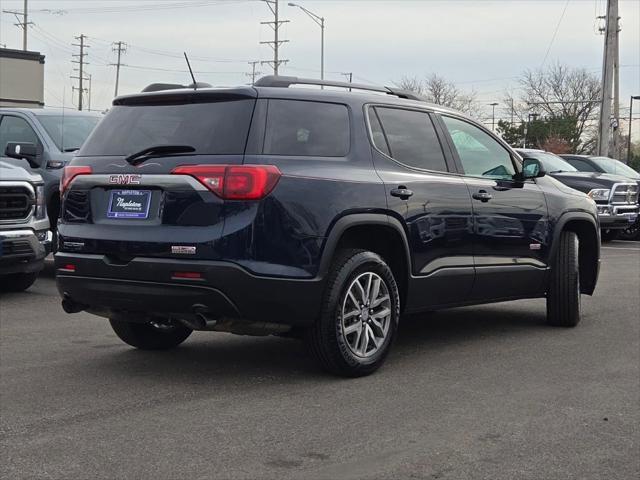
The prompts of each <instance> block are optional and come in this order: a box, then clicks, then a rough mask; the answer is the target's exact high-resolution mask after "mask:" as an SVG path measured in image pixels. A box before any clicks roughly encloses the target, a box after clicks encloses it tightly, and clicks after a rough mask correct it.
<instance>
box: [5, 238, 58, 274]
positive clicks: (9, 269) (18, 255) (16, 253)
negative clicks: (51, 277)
mask: <svg viewBox="0 0 640 480" xmlns="http://www.w3.org/2000/svg"><path fill="white" fill-rule="evenodd" d="M39 233H41V234H42V235H43V236H44V237H45V238H43V240H39V239H38V236H37V235H36V232H35V231H33V230H32V229H30V228H21V229H16V230H0V242H2V243H1V245H0V275H9V274H12V273H33V272H39V271H40V270H42V268H43V267H44V257H45V256H46V255H47V254H48V253H49V250H50V245H51V239H50V235H51V232H50V231H46V233H45V231H41V232H39Z"/></svg>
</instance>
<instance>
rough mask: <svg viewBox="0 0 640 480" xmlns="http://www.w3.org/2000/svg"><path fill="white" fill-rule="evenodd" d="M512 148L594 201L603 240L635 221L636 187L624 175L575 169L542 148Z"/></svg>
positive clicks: (636, 211)
mask: <svg viewBox="0 0 640 480" xmlns="http://www.w3.org/2000/svg"><path fill="white" fill-rule="evenodd" d="M516 151H517V152H518V153H519V154H520V155H521V156H522V157H523V158H532V159H537V160H539V161H540V163H541V165H542V167H543V168H544V169H545V171H546V172H547V173H549V175H551V176H553V177H554V178H556V179H558V180H560V181H561V182H562V183H564V184H565V185H567V186H569V187H571V188H575V189H576V190H580V191H581V192H584V193H586V194H587V195H589V197H591V198H593V200H595V202H596V204H597V208H598V219H599V220H600V227H601V228H602V239H603V240H604V241H609V240H614V239H615V238H617V237H618V235H619V234H620V232H622V231H624V230H625V229H626V228H628V227H629V226H630V225H633V224H634V223H635V222H636V221H637V220H638V190H640V187H639V185H638V184H636V183H635V182H633V181H630V180H629V179H628V178H626V177H622V176H620V175H612V174H609V173H601V172H579V171H578V170H577V169H576V168H575V167H573V166H572V165H571V164H569V163H568V162H567V161H566V160H565V159H563V158H561V157H559V156H558V155H555V154H553V153H551V152H545V151H543V150H534V149H525V148H518V149H516Z"/></svg>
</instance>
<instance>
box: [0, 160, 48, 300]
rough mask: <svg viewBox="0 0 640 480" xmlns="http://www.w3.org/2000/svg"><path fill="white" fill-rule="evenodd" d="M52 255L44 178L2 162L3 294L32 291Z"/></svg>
mask: <svg viewBox="0 0 640 480" xmlns="http://www.w3.org/2000/svg"><path fill="white" fill-rule="evenodd" d="M50 251H51V230H49V219H48V218H47V209H46V206H45V202H44V182H43V181H42V177H41V176H40V175H38V174H34V173H31V172H28V171H27V170H25V169H24V168H21V167H18V166H15V165H11V164H10V163H7V162H3V161H0V290H2V291H13V292H18V291H22V290H26V289H27V288H29V287H30V286H31V285H32V284H33V282H35V281H36V278H38V273H39V272H40V270H42V268H43V266H44V258H45V257H46V256H47V254H48V253H49V252H50Z"/></svg>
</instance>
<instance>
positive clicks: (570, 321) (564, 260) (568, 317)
mask: <svg viewBox="0 0 640 480" xmlns="http://www.w3.org/2000/svg"><path fill="white" fill-rule="evenodd" d="M579 268H580V267H579V262H578V236H577V235H576V234H575V233H574V232H566V231H565V232H562V233H561V235H560V244H559V246H558V251H557V252H556V255H555V259H554V261H553V264H552V266H551V273H550V275H551V278H550V282H549V291H548V293H547V322H548V323H549V324H550V325H555V326H558V327H575V326H576V325H577V324H578V322H580V271H579Z"/></svg>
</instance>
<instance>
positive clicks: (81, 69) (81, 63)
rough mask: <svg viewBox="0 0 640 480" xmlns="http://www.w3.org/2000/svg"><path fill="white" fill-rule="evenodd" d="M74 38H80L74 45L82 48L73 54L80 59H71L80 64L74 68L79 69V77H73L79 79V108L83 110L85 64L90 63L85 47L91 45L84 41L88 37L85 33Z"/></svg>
mask: <svg viewBox="0 0 640 480" xmlns="http://www.w3.org/2000/svg"><path fill="white" fill-rule="evenodd" d="M74 38H75V39H76V40H78V41H79V42H80V43H73V44H72V45H73V46H74V47H78V48H80V53H79V54H77V55H76V54H74V55H72V56H73V57H74V58H77V59H78V60H71V63H77V64H78V68H77V69H75V68H74V70H76V71H78V76H77V77H74V76H72V77H71V78H73V79H76V80H78V110H82V94H83V93H84V91H85V89H84V88H83V86H82V82H83V81H84V80H85V78H84V67H85V65H88V63H87V62H86V61H85V57H86V56H87V54H86V53H85V48H89V45H87V44H85V43H84V41H85V40H86V38H87V36H86V35H84V34H80V36H79V37H74Z"/></svg>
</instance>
